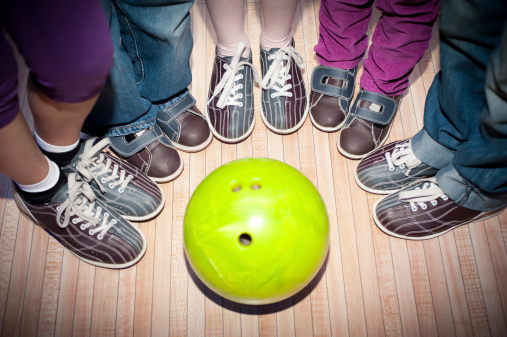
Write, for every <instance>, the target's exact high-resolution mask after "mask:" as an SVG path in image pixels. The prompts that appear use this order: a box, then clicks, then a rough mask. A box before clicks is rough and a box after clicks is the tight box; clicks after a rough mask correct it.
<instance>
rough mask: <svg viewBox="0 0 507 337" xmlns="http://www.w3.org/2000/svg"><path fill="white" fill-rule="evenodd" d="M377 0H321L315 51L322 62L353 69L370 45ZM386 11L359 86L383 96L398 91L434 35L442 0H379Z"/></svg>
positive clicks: (405, 86) (381, 10)
mask: <svg viewBox="0 0 507 337" xmlns="http://www.w3.org/2000/svg"><path fill="white" fill-rule="evenodd" d="M373 2H374V1H373V0H345V1H343V0H342V1H339V0H322V5H321V7H320V14H319V19H320V37H319V43H318V44H317V45H316V46H315V52H316V53H317V58H318V60H319V62H320V64H322V65H325V66H330V67H336V68H342V69H352V68H354V67H355V66H357V65H358V64H359V63H360V62H361V60H362V59H363V56H364V53H365V51H366V48H367V47H368V36H367V35H366V32H367V30H368V24H369V22H370V18H371V13H372V5H373ZM375 6H376V7H377V8H378V10H379V11H380V12H381V13H382V16H381V17H380V19H379V21H378V24H377V27H376V29H375V32H374V33H373V36H372V44H371V46H370V49H369V52H368V58H367V59H366V60H365V61H364V71H363V75H362V77H361V87H362V88H364V89H366V90H368V91H373V92H377V93H380V94H385V95H400V94H402V93H403V91H404V90H405V89H406V88H407V87H408V85H409V83H408V78H409V76H410V73H411V72H412V70H413V68H414V66H415V65H416V63H417V62H418V61H419V60H420V59H421V57H422V56H423V54H424V52H425V51H426V48H428V44H429V41H430V39H431V31H432V26H433V23H434V22H435V20H436V18H437V14H438V10H439V1H438V0H377V1H376V2H375Z"/></svg>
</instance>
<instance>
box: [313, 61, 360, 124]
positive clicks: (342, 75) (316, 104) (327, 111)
mask: <svg viewBox="0 0 507 337" xmlns="http://www.w3.org/2000/svg"><path fill="white" fill-rule="evenodd" d="M356 73H357V67H355V68H353V69H350V70H346V69H339V68H333V67H326V66H318V67H316V68H315V69H314V70H313V73H312V91H311V93H310V119H311V120H312V124H313V125H314V126H315V127H316V128H317V129H319V130H321V131H324V132H335V131H338V130H339V129H340V128H341V127H342V126H343V124H344V123H345V119H346V118H347V115H348V113H349V107H350V103H351V100H352V96H353V95H354V88H355V82H356Z"/></svg>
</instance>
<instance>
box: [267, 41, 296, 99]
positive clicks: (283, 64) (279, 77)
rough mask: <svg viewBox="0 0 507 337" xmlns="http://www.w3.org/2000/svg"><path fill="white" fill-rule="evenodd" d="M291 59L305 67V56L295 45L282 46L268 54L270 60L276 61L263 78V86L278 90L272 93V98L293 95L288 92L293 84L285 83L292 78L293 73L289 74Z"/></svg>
mask: <svg viewBox="0 0 507 337" xmlns="http://www.w3.org/2000/svg"><path fill="white" fill-rule="evenodd" d="M291 59H293V60H294V63H295V64H296V65H297V66H298V67H299V68H300V69H303V68H304V67H305V64H304V61H303V57H302V56H301V54H299V53H298V51H297V50H296V49H295V48H293V47H282V48H280V49H279V50H277V51H276V53H274V54H271V55H269V56H268V60H274V61H273V63H271V66H270V67H269V69H268V71H267V72H266V75H264V78H263V79H262V88H263V89H265V90H270V89H274V90H275V91H276V92H274V93H272V94H271V98H275V97H278V96H288V97H291V96H292V93H290V92H287V90H289V89H291V88H292V84H285V83H286V82H287V80H290V79H291V75H290V74H289V71H290V60H291Z"/></svg>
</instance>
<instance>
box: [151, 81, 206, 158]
mask: <svg viewBox="0 0 507 337" xmlns="http://www.w3.org/2000/svg"><path fill="white" fill-rule="evenodd" d="M195 103H196V102H195V99H194V97H193V96H192V95H191V94H190V92H188V91H187V92H186V94H185V95H184V96H183V98H182V99H181V100H180V101H178V102H176V103H174V104H172V105H170V106H166V105H165V104H162V105H160V106H159V107H160V110H159V111H158V112H157V124H158V126H159V127H160V129H162V131H163V132H164V134H165V135H166V136H167V138H169V139H170V140H171V142H172V144H173V146H174V147H175V148H177V149H178V150H181V151H185V152H198V151H201V150H204V149H205V148H206V147H207V146H208V145H209V144H210V143H211V140H212V139H213V135H212V134H211V132H210V129H209V126H208V123H207V122H206V118H204V116H203V114H202V113H201V112H200V111H199V109H198V108H197V107H196V105H195Z"/></svg>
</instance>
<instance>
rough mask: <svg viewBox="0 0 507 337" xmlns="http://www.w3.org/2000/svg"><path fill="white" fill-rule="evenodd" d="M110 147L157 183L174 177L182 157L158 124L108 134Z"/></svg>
mask: <svg viewBox="0 0 507 337" xmlns="http://www.w3.org/2000/svg"><path fill="white" fill-rule="evenodd" d="M109 139H110V140H111V149H112V150H113V152H115V153H116V154H117V155H118V156H119V157H120V158H122V159H125V160H126V161H127V162H129V163H130V164H132V165H134V166H135V167H137V168H138V169H139V170H141V172H143V173H144V174H146V175H147V176H148V177H150V178H151V179H152V180H153V181H156V182H158V183H165V182H169V181H172V180H174V179H176V178H177V177H178V176H179V175H180V174H181V172H182V171H183V160H182V159H181V156H180V154H179V153H178V151H177V150H176V149H175V148H174V145H173V144H172V142H171V141H170V140H169V139H168V138H167V137H166V136H165V134H164V133H163V132H162V130H161V129H160V127H159V126H158V124H155V125H153V126H152V127H151V128H148V129H146V130H143V131H141V132H137V133H135V134H130V135H126V136H118V137H109Z"/></svg>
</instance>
